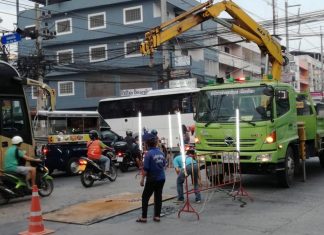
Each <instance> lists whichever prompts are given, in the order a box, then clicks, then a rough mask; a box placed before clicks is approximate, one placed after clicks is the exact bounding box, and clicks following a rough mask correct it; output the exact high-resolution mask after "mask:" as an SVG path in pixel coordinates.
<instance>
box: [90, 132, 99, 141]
mask: <svg viewBox="0 0 324 235" xmlns="http://www.w3.org/2000/svg"><path fill="white" fill-rule="evenodd" d="M89 137H90V139H91V140H97V139H99V134H98V131H96V130H91V131H90V132H89Z"/></svg>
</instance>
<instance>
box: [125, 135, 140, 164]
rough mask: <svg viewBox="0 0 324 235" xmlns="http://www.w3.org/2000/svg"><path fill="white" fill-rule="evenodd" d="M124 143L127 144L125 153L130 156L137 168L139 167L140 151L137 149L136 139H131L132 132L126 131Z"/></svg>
mask: <svg viewBox="0 0 324 235" xmlns="http://www.w3.org/2000/svg"><path fill="white" fill-rule="evenodd" d="M125 141H126V143H127V152H128V153H129V154H130V156H131V157H132V159H133V160H134V161H135V162H136V164H137V166H139V163H140V160H139V157H140V155H141V153H140V150H139V148H138V144H137V143H136V139H135V138H134V137H133V132H132V131H129V130H128V131H126V137H125Z"/></svg>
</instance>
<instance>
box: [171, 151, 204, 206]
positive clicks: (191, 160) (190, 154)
mask: <svg viewBox="0 0 324 235" xmlns="http://www.w3.org/2000/svg"><path fill="white" fill-rule="evenodd" d="M185 158H186V160H185V164H186V172H187V176H189V175H191V177H192V178H193V181H194V191H195V197H196V198H195V199H196V202H197V203H200V201H201V195H200V191H199V183H198V177H199V175H198V164H197V161H196V153H195V150H193V149H190V150H188V151H187V152H186V156H185ZM173 166H174V168H175V171H176V173H177V174H178V177H177V193H178V201H179V202H183V201H184V196H183V183H184V181H185V178H186V175H185V172H184V168H183V162H182V155H181V154H179V155H177V156H176V157H175V158H174V159H173Z"/></svg>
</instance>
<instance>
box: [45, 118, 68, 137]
mask: <svg viewBox="0 0 324 235" xmlns="http://www.w3.org/2000/svg"><path fill="white" fill-rule="evenodd" d="M66 133H67V126H66V118H57V117H55V118H49V134H50V135H57V134H66Z"/></svg>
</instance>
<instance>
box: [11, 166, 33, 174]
mask: <svg viewBox="0 0 324 235" xmlns="http://www.w3.org/2000/svg"><path fill="white" fill-rule="evenodd" d="M32 169H33V167H31V166H17V169H16V171H15V172H16V173H18V174H21V175H28V173H29V171H30V170H32Z"/></svg>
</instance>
